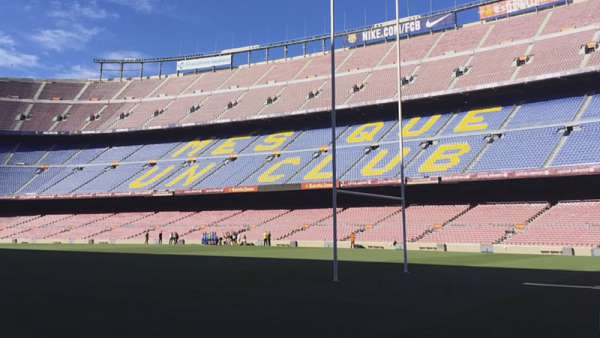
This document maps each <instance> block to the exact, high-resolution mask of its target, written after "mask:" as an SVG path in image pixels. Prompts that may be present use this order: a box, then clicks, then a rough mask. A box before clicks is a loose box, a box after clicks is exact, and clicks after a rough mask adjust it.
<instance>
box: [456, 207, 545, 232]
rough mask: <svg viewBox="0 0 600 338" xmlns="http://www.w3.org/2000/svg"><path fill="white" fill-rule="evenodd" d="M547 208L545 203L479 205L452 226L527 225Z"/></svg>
mask: <svg viewBox="0 0 600 338" xmlns="http://www.w3.org/2000/svg"><path fill="white" fill-rule="evenodd" d="M547 206H548V204H547V203H505V204H502V203H498V204H480V205H478V206H476V207H474V208H473V209H471V210H469V211H468V212H466V213H464V214H463V215H461V216H460V217H458V218H457V219H455V220H454V221H452V223H451V224H453V225H467V226H470V225H508V226H513V227H514V226H515V225H517V224H527V222H528V221H529V220H530V219H532V218H533V217H535V216H536V215H537V214H539V213H540V212H541V211H543V210H544V208H546V207H547Z"/></svg>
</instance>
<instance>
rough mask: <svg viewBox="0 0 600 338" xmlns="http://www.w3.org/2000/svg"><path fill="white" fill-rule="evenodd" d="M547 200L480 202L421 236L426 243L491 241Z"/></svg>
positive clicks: (529, 215) (534, 212) (497, 238)
mask: <svg viewBox="0 0 600 338" xmlns="http://www.w3.org/2000/svg"><path fill="white" fill-rule="evenodd" d="M546 207H547V204H546V203H527V204H480V205H478V206H476V207H475V208H473V209H471V210H469V211H467V212H466V213H465V214H463V215H461V216H459V217H458V218H457V219H455V220H454V221H452V222H451V223H450V224H448V225H446V226H444V227H443V228H441V229H437V230H434V231H432V232H430V233H427V234H426V235H425V236H423V238H422V239H420V241H421V242H426V243H469V244H494V243H497V242H498V241H500V240H501V239H503V238H504V236H506V234H507V232H509V231H512V230H513V229H514V227H515V225H517V224H526V223H527V222H528V221H529V220H530V219H532V218H533V217H535V216H536V215H537V214H539V213H540V212H541V211H543V210H544V208H546Z"/></svg>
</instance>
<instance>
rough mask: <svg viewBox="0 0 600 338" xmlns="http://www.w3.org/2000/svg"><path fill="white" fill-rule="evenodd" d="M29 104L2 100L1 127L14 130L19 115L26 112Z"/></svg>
mask: <svg viewBox="0 0 600 338" xmlns="http://www.w3.org/2000/svg"><path fill="white" fill-rule="evenodd" d="M27 107H29V104H27V103H23V102H16V101H0V129H2V130H13V129H14V128H15V125H16V123H17V116H19V115H21V114H24V113H25V111H26V110H27Z"/></svg>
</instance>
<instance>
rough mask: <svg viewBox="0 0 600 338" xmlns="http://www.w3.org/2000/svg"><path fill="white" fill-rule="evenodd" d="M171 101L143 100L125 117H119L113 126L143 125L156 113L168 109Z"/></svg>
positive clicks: (133, 126) (132, 126) (134, 126)
mask: <svg viewBox="0 0 600 338" xmlns="http://www.w3.org/2000/svg"><path fill="white" fill-rule="evenodd" d="M169 103H170V101H169V100H157V101H146V102H142V103H140V104H139V105H137V106H135V108H133V109H132V110H131V111H130V113H129V114H130V115H129V116H127V117H126V118H124V119H118V120H117V121H116V122H115V124H113V125H112V126H111V128H112V129H122V128H136V127H140V126H143V125H144V124H145V123H146V122H147V121H148V120H150V119H152V118H153V117H154V114H155V113H160V112H161V111H164V110H166V109H167V106H168V105H169Z"/></svg>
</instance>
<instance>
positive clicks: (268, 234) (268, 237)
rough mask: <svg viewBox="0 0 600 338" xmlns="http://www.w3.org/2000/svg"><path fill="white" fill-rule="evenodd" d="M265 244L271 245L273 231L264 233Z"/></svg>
mask: <svg viewBox="0 0 600 338" xmlns="http://www.w3.org/2000/svg"><path fill="white" fill-rule="evenodd" d="M263 246H271V231H269V230H267V231H265V232H264V233H263Z"/></svg>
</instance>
